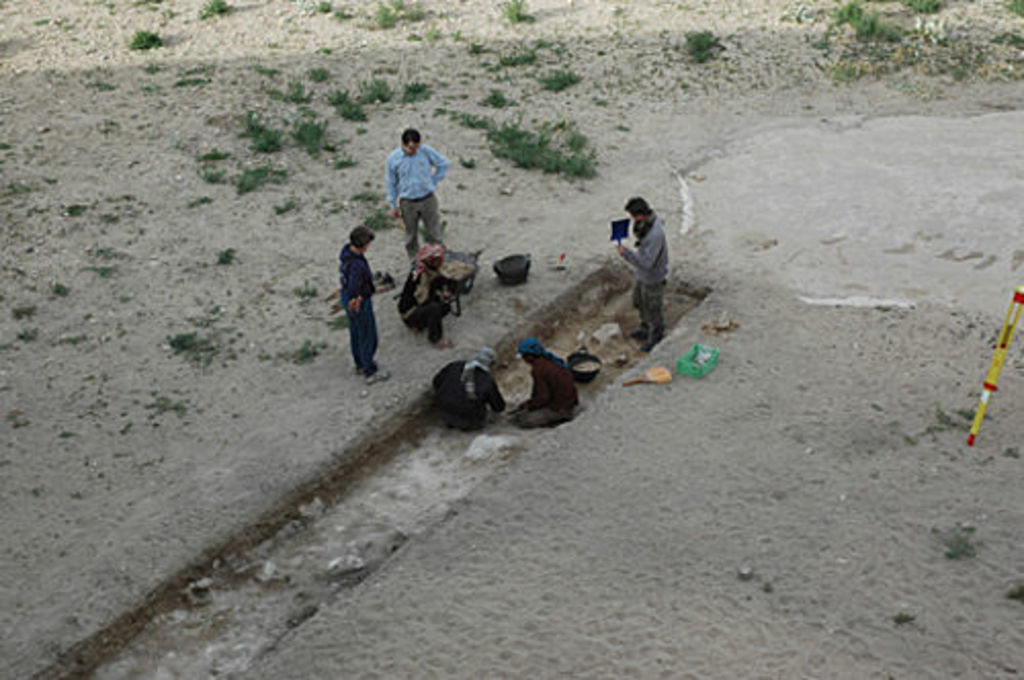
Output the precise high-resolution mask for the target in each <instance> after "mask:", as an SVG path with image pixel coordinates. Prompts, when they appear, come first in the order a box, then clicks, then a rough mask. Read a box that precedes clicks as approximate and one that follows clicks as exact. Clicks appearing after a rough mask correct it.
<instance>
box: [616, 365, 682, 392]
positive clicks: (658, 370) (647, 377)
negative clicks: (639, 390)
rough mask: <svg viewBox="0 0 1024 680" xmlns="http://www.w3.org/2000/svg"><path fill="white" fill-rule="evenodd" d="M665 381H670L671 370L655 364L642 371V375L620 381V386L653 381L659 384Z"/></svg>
mask: <svg viewBox="0 0 1024 680" xmlns="http://www.w3.org/2000/svg"><path fill="white" fill-rule="evenodd" d="M667 382H672V371H670V370H668V368H666V367H665V366H655V367H654V368H648V369H647V370H646V371H644V374H643V376H642V377H640V378H633V379H632V380H627V381H625V382H624V383H622V386H623V387H628V386H629V385H639V384H640V383H655V384H658V385H661V384H663V383H667Z"/></svg>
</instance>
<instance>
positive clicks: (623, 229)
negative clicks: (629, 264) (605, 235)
mask: <svg viewBox="0 0 1024 680" xmlns="http://www.w3.org/2000/svg"><path fill="white" fill-rule="evenodd" d="M624 238H629V220H628V219H624V220H612V238H611V240H612V241H615V242H616V243H618V244H619V245H620V246H621V245H622V239H624Z"/></svg>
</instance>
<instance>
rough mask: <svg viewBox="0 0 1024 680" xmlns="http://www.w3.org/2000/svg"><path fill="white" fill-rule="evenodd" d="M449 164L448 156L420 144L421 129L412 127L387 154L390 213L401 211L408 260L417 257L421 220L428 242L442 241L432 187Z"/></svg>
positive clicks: (395, 215) (444, 172) (434, 187)
mask: <svg viewBox="0 0 1024 680" xmlns="http://www.w3.org/2000/svg"><path fill="white" fill-rule="evenodd" d="M450 167H451V163H449V162H448V159H447V158H445V157H444V156H442V155H441V154H440V153H438V152H437V151H436V150H435V149H433V148H432V147H429V146H427V145H426V144H420V133H419V131H418V130H414V129H412V128H409V129H408V130H406V131H405V132H403V133H402V146H400V147H399V148H397V149H395V150H394V151H392V152H391V153H390V154H389V155H388V161H387V185H388V203H389V204H390V205H391V215H392V217H395V218H397V217H398V216H399V215H401V217H402V222H404V223H405V252H406V253H407V254H408V255H409V259H410V260H413V259H415V258H416V253H417V251H419V249H420V240H419V223H420V221H421V220H422V221H423V226H424V227H425V228H426V231H427V243H438V244H443V240H442V234H441V217H440V214H439V213H438V209H437V196H435V195H434V191H435V190H436V189H437V185H438V184H439V183H440V182H441V180H442V179H444V176H445V175H447V174H448V168H450Z"/></svg>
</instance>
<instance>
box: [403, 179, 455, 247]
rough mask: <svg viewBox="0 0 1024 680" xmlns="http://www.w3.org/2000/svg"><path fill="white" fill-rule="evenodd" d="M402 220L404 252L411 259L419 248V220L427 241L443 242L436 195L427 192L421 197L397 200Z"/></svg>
mask: <svg viewBox="0 0 1024 680" xmlns="http://www.w3.org/2000/svg"><path fill="white" fill-rule="evenodd" d="M399 208H400V210H401V214H402V222H403V223H405V252H406V254H407V255H408V256H409V259H410V260H412V259H414V258H415V257H416V253H417V251H419V249H420V239H419V228H420V220H423V226H424V227H425V228H426V230H427V243H444V240H443V238H442V236H443V235H442V233H441V215H440V213H439V212H438V209H437V196H436V195H435V194H427V195H426V196H424V197H423V198H417V199H408V198H403V199H401V200H400V201H399Z"/></svg>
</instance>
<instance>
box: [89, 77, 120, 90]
mask: <svg viewBox="0 0 1024 680" xmlns="http://www.w3.org/2000/svg"><path fill="white" fill-rule="evenodd" d="M87 86H88V87H91V88H92V89H94V90H96V91H97V92H113V91H114V90H116V89H117V85H112V84H111V83H104V82H101V81H99V80H95V81H93V82H91V83H87Z"/></svg>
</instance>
